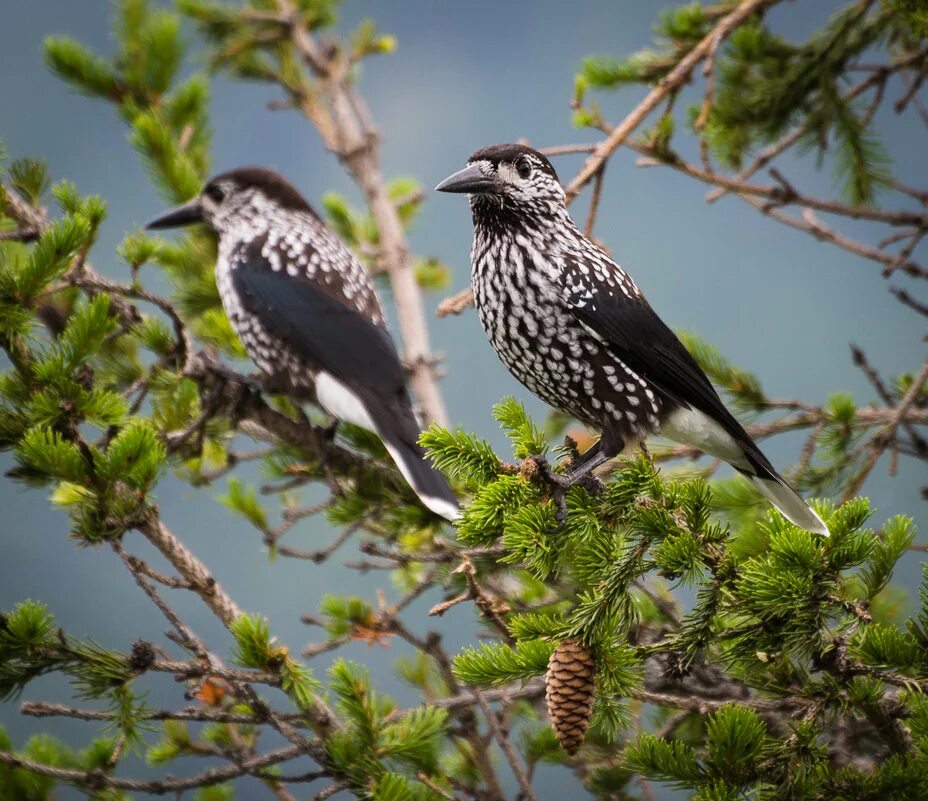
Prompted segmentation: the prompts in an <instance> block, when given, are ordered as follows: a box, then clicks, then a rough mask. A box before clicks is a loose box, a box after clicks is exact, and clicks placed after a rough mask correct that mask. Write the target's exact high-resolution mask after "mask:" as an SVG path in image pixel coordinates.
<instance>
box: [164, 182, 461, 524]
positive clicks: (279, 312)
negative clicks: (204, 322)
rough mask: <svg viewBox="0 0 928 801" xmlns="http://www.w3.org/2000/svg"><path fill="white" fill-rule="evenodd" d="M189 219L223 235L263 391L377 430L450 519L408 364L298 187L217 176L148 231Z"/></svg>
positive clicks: (245, 338) (222, 250)
mask: <svg viewBox="0 0 928 801" xmlns="http://www.w3.org/2000/svg"><path fill="white" fill-rule="evenodd" d="M196 222H203V223H206V224H207V225H209V226H210V227H211V228H212V229H213V230H214V231H215V232H216V233H217V234H218V236H219V257H218V259H217V261H216V282H217V284H218V286H219V295H220V297H221V298H222V305H223V307H224V308H225V311H226V314H227V315H228V317H229V320H230V321H231V323H232V327H233V328H234V329H235V332H236V334H238V337H239V339H241V341H242V344H243V345H244V346H245V350H246V351H247V352H248V355H249V356H250V357H251V359H252V360H253V361H254V363H255V364H256V365H257V366H258V367H259V368H260V369H261V371H262V372H263V373H265V374H266V375H267V376H268V378H269V382H268V383H269V386H272V387H273V388H274V389H275V391H281V392H286V393H287V394H289V395H291V396H293V397H294V398H296V399H298V400H312V399H313V397H315V399H317V400H318V402H319V404H320V405H321V406H322V407H323V408H324V409H325V410H326V411H327V412H328V413H329V414H331V415H332V416H333V417H335V418H336V419H337V420H344V421H347V422H349V423H353V424H354V425H357V426H361V427H362V428H365V429H367V430H369V431H373V432H374V433H375V434H377V436H379V437H380V439H381V440H383V444H384V446H385V447H386V449H387V451H388V452H389V453H390V455H391V456H392V457H393V461H394V462H396V466H397V467H398V468H399V470H400V472H401V473H402V474H403V477H404V478H405V479H406V481H407V482H408V483H409V485H410V486H411V487H412V488H413V490H414V491H415V492H416V494H417V495H418V496H419V499H420V500H421V501H422V503H423V504H424V505H425V506H426V507H427V508H428V509H431V510H432V511H433V512H434V513H435V514H437V515H440V516H442V517H444V518H447V519H449V520H452V519H454V518H455V517H456V516H457V514H458V510H459V509H458V502H457V499H456V498H455V496H454V493H453V492H452V491H451V488H450V487H449V486H448V483H447V481H445V478H444V477H443V476H442V475H441V473H439V472H438V471H437V470H435V468H434V467H432V466H431V465H430V464H429V462H428V461H427V460H426V459H425V456H424V454H423V451H422V449H421V448H420V447H419V445H418V438H419V433H420V426H419V423H418V421H417V420H416V415H415V413H414V412H413V407H412V403H411V401H410V398H409V391H408V390H407V387H406V378H405V375H404V372H403V367H402V365H401V364H400V360H399V356H398V355H397V352H396V348H395V347H394V345H393V340H392V339H391V337H390V334H389V332H388V331H387V328H386V325H385V324H384V319H383V310H382V309H381V306H380V301H379V300H378V298H377V294H376V292H375V291H374V285H373V282H372V281H371V277H370V275H369V274H368V272H367V270H365V269H364V268H363V267H362V266H361V264H360V263H359V262H358V260H357V259H356V258H355V257H354V255H353V254H352V253H351V251H350V250H349V249H348V248H347V247H346V246H345V245H344V244H343V243H342V242H341V240H340V239H339V238H338V237H337V236H336V235H335V234H334V233H333V232H332V231H330V230H329V229H328V228H327V227H326V225H325V223H323V222H322V220H321V219H320V218H319V216H318V215H317V214H316V213H315V212H314V211H313V209H312V208H311V207H310V205H309V204H308V203H307V202H306V201H305V200H304V199H303V197H302V195H300V193H299V192H298V191H297V190H296V189H294V188H293V186H291V185H290V184H289V183H287V181H286V180H284V178H282V177H281V176H280V175H278V174H277V173H275V172H272V171H271V170H266V169H261V168H257V167H250V168H243V169H238V170H232V171H231V172H226V173H223V174H222V175H217V176H216V177H215V178H213V179H212V180H210V181H209V183H207V184H206V186H205V187H204V189H203V191H202V192H201V193H200V195H199V196H198V197H196V198H194V199H193V200H191V201H190V202H188V203H185V204H184V205H182V206H178V207H177V208H175V209H172V210H170V211H168V212H166V213H164V214H162V215H160V216H159V217H157V218H156V219H154V220H152V221H151V222H150V223H149V224H148V226H147V227H148V228H150V229H158V228H174V227H177V226H181V225H189V224H191V223H196Z"/></svg>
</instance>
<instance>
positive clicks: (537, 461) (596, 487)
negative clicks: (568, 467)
mask: <svg viewBox="0 0 928 801" xmlns="http://www.w3.org/2000/svg"><path fill="white" fill-rule="evenodd" d="M527 461H529V462H530V463H531V464H532V465H533V466H534V472H535V474H536V475H537V476H539V477H540V478H541V479H542V480H543V481H544V482H545V483H547V485H548V486H549V487H550V489H551V500H552V501H554V505H555V507H556V509H557V511H556V512H555V519H556V520H557V522H558V525H559V526H561V527H562V528H563V526H564V524H565V523H567V490H569V489H570V488H571V487H573V486H574V485H577V486H580V487H583V488H584V489H585V490H586V491H587V492H589V493H590V494H591V495H598V494H599V493H600V492H602V491H603V489H604V486H603V483H602V482H601V481H600V480H599V479H598V478H596V476H594V475H593V474H592V473H591V472H590V470H589V469H587V468H585V467H582V468H580V469H578V470H573V471H571V472H569V473H566V474H563V475H562V474H561V473H556V472H554V469H553V468H552V467H551V464H550V463H549V462H548V460H547V459H546V458H545V457H544V456H531V457H529V459H528V460H527Z"/></svg>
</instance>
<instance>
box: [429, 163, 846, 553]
mask: <svg viewBox="0 0 928 801" xmlns="http://www.w3.org/2000/svg"><path fill="white" fill-rule="evenodd" d="M436 189H437V190H438V191H440V192H460V193H466V194H468V195H470V206H471V211H472V213H473V220H474V242H473V250H472V252H471V267H472V271H471V281H472V285H473V291H474V301H475V304H476V306H477V312H478V314H479V316H480V322H481V324H482V325H483V329H484V331H485V332H486V335H487V337H488V338H489V340H490V343H491V344H492V345H493V347H494V349H495V350H496V352H497V354H498V355H499V357H500V359H501V360H502V361H503V363H504V364H505V365H506V366H507V367H508V368H509V370H510V371H511V372H512V374H513V375H514V376H515V377H516V378H517V379H518V380H519V381H521V382H522V384H524V385H525V386H526V387H527V388H528V389H529V390H531V391H532V392H534V393H535V394H536V395H538V396H539V397H540V398H541V399H542V400H544V401H545V402H546V403H549V404H550V405H551V406H554V407H555V408H557V409H561V410H563V411H565V412H567V413H568V414H570V415H572V416H574V417H576V418H577V419H578V420H580V421H582V422H583V423H585V424H587V425H588V426H590V427H592V428H596V429H599V430H600V431H602V436H601V438H600V439H599V441H598V442H597V443H596V444H595V445H593V446H592V447H591V448H589V449H588V450H587V451H586V453H584V454H583V455H582V456H581V457H580V459H579V461H578V462H577V463H575V464H574V465H572V467H571V469H570V472H569V473H568V474H567V475H566V476H557V475H555V474H553V473H549V477H550V478H551V479H552V480H554V481H556V482H560V483H561V484H562V485H564V486H569V485H570V484H572V483H574V482H575V481H577V480H578V479H580V478H582V477H584V476H586V475H588V474H589V473H590V471H592V470H593V469H594V468H595V467H597V466H599V465H600V464H602V463H603V462H605V461H607V460H608V459H611V458H613V457H615V456H617V455H618V454H619V453H620V452H621V450H622V448H623V447H624V444H625V442H626V441H628V440H641V439H643V438H645V437H647V436H649V435H653V434H660V435H663V436H666V437H668V438H669V439H672V440H675V441H677V442H681V443H684V444H686V445H691V446H695V447H697V448H699V449H700V450H702V451H704V452H706V453H709V454H711V455H712V456H716V457H718V458H720V459H723V460H724V461H726V462H728V463H729V464H730V465H732V466H733V467H734V468H735V469H736V470H738V471H739V472H741V473H743V474H744V475H746V476H747V477H748V478H750V479H751V481H752V482H753V483H754V485H755V486H756V487H757V488H758V489H759V490H760V492H761V493H763V495H764V496H766V497H767V499H768V500H769V501H770V502H771V503H772V504H773V505H774V506H775V507H776V508H777V509H779V510H780V512H782V513H783V515H784V516H785V517H786V518H787V519H788V520H790V521H792V522H793V523H795V524H796V525H797V526H800V527H801V528H804V529H807V530H809V531H814V532H817V533H819V534H825V535H827V534H828V528H827V527H826V525H825V523H824V522H823V521H822V520H821V518H820V517H819V516H818V515H817V514H816V513H815V512H814V511H813V510H812V509H811V508H810V507H809V506H808V505H807V504H806V502H805V501H803V500H802V498H800V497H799V495H797V494H796V492H794V491H793V490H792V489H791V488H790V487H789V486H788V485H787V483H786V481H784V479H783V477H782V476H780V474H779V473H777V471H776V470H775V469H774V468H773V466H772V465H771V464H770V462H769V460H768V459H767V457H765V456H764V454H763V453H761V451H760V449H759V448H758V447H757V445H756V443H755V442H754V441H753V440H752V439H751V437H750V436H749V435H748V434H747V432H746V431H745V430H744V428H742V426H741V424H740V423H738V421H737V420H736V419H735V418H734V417H733V416H732V414H731V413H730V412H729V411H728V409H726V408H725V406H724V404H723V403H722V400H721V399H720V398H719V395H718V393H717V392H716V391H715V389H714V388H713V386H712V384H711V383H710V382H709V379H708V378H707V377H706V375H705V373H704V372H703V371H702V369H700V367H699V365H698V364H697V363H696V361H695V360H694V359H693V357H692V356H691V355H690V354H689V352H688V351H687V350H686V348H685V347H684V346H683V343H681V342H680V340H679V339H678V338H677V337H676V335H675V334H674V333H673V331H671V330H670V328H668V327H667V326H666V325H665V324H664V322H663V321H662V320H661V318H660V317H658V316H657V314H656V313H655V312H654V310H653V309H652V308H651V306H650V305H649V304H648V302H647V301H646V300H645V298H644V296H643V295H642V294H641V291H640V290H639V289H638V287H637V286H636V285H635V282H634V281H633V280H632V279H631V278H630V277H629V276H628V274H627V273H626V272H625V271H624V270H622V268H621V267H619V266H618V265H617V264H616V263H615V262H613V261H612V259H610V258H609V257H608V256H607V255H606V254H605V253H604V252H603V251H602V250H601V249H600V248H599V247H597V246H596V245H595V244H594V243H593V242H591V241H590V240H589V239H588V238H587V237H585V236H584V235H583V233H582V232H581V231H580V229H579V228H578V227H577V225H576V224H575V223H574V221H573V220H572V219H571V218H570V215H569V214H568V212H567V206H566V204H565V194H564V190H563V188H562V187H561V185H560V183H559V181H558V177H557V174H556V173H555V171H554V168H553V167H552V166H551V163H550V162H549V161H548V159H546V158H545V157H544V156H543V155H542V154H541V153H539V152H538V151H537V150H533V149H532V148H530V147H525V146H523V145H494V146H492V147H487V148H484V149H482V150H478V151H477V152H476V153H474V155H473V156H471V157H470V159H469V160H468V163H467V166H466V167H465V168H464V169H463V170H460V171H459V172H456V173H455V174H454V175H451V176H450V177H448V178H446V179H445V180H444V181H442V182H441V183H440V184H439V185H438V186H437V187H436Z"/></svg>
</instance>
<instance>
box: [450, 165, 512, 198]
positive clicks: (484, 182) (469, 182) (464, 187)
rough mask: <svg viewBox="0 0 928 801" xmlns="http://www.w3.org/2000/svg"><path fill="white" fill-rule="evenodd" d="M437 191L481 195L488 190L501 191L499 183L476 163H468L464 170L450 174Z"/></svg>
mask: <svg viewBox="0 0 928 801" xmlns="http://www.w3.org/2000/svg"><path fill="white" fill-rule="evenodd" d="M435 191H436V192H459V193H465V192H466V193H467V194H469V195H479V194H483V193H486V192H497V191H499V185H498V184H497V183H496V181H495V180H494V179H493V178H491V177H490V176H488V175H485V174H484V172H483V170H481V169H480V167H479V166H478V165H476V164H468V165H467V166H466V167H465V168H464V169H463V170H458V171H457V172H456V173H455V174H454V175H449V176H448V177H447V178H445V180H444V181H442V182H441V183H440V184H439V185H438V186H436V187H435Z"/></svg>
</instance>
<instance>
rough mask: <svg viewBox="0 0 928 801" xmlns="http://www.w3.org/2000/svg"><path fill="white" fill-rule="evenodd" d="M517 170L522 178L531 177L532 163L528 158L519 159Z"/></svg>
mask: <svg viewBox="0 0 928 801" xmlns="http://www.w3.org/2000/svg"><path fill="white" fill-rule="evenodd" d="M516 172H517V173H519V177H520V178H529V177H531V174H532V163H531V162H530V161H529V160H528V159H519V160H518V161H517V162H516Z"/></svg>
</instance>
